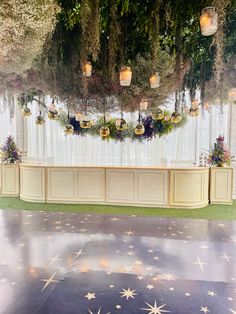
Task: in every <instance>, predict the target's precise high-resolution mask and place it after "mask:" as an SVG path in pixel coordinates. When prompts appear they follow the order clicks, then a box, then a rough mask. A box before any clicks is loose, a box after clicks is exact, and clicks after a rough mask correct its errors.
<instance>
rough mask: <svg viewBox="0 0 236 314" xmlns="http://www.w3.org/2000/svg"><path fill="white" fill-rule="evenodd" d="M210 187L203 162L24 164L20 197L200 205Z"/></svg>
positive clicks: (122, 203) (204, 200) (188, 206)
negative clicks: (183, 165)
mask: <svg viewBox="0 0 236 314" xmlns="http://www.w3.org/2000/svg"><path fill="white" fill-rule="evenodd" d="M208 189H209V168H201V167H193V168H161V167H115V166H114V167H109V166H107V167H105V166H101V167H96V166H78V167H75V166H71V167H70V166H60V167H59V166H42V165H29V164H22V165H21V166H20V198H21V199H23V200H25V201H30V202H47V203H72V204H73V203H74V204H76V203H83V204H86V203H87V204H91V203H94V204H113V205H130V206H152V207H172V208H178V207H181V208H200V207H204V206H207V205H208V202H209V199H208Z"/></svg>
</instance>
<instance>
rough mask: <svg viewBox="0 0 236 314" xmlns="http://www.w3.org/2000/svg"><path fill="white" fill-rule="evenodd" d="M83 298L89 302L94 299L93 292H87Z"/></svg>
mask: <svg viewBox="0 0 236 314" xmlns="http://www.w3.org/2000/svg"><path fill="white" fill-rule="evenodd" d="M84 297H85V298H87V299H88V300H89V301H90V300H92V299H96V296H95V293H94V292H88V293H87V294H86V295H85V296H84Z"/></svg>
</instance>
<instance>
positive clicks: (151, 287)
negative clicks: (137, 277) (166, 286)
mask: <svg viewBox="0 0 236 314" xmlns="http://www.w3.org/2000/svg"><path fill="white" fill-rule="evenodd" d="M146 288H147V289H149V290H152V289H154V287H153V285H150V284H148V285H147V286H146Z"/></svg>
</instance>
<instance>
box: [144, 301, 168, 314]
mask: <svg viewBox="0 0 236 314" xmlns="http://www.w3.org/2000/svg"><path fill="white" fill-rule="evenodd" d="M145 303H146V305H147V306H149V307H148V308H141V310H144V311H146V312H149V313H148V314H162V313H170V311H167V310H164V309H163V308H164V307H165V306H166V304H162V305H160V306H158V307H157V302H156V301H155V302H154V305H153V306H152V305H151V304H149V303H147V302H145Z"/></svg>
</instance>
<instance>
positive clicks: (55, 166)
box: [20, 164, 209, 171]
mask: <svg viewBox="0 0 236 314" xmlns="http://www.w3.org/2000/svg"><path fill="white" fill-rule="evenodd" d="M20 167H39V168H93V169H141V170H168V169H170V170H175V169H176V170H196V171H197V170H208V169H209V167H197V166H196V167H194V166H192V167H190V166H178V167H177V166H169V167H164V166H105V165H104V166H95V165H73V166H68V165H43V164H20Z"/></svg>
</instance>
